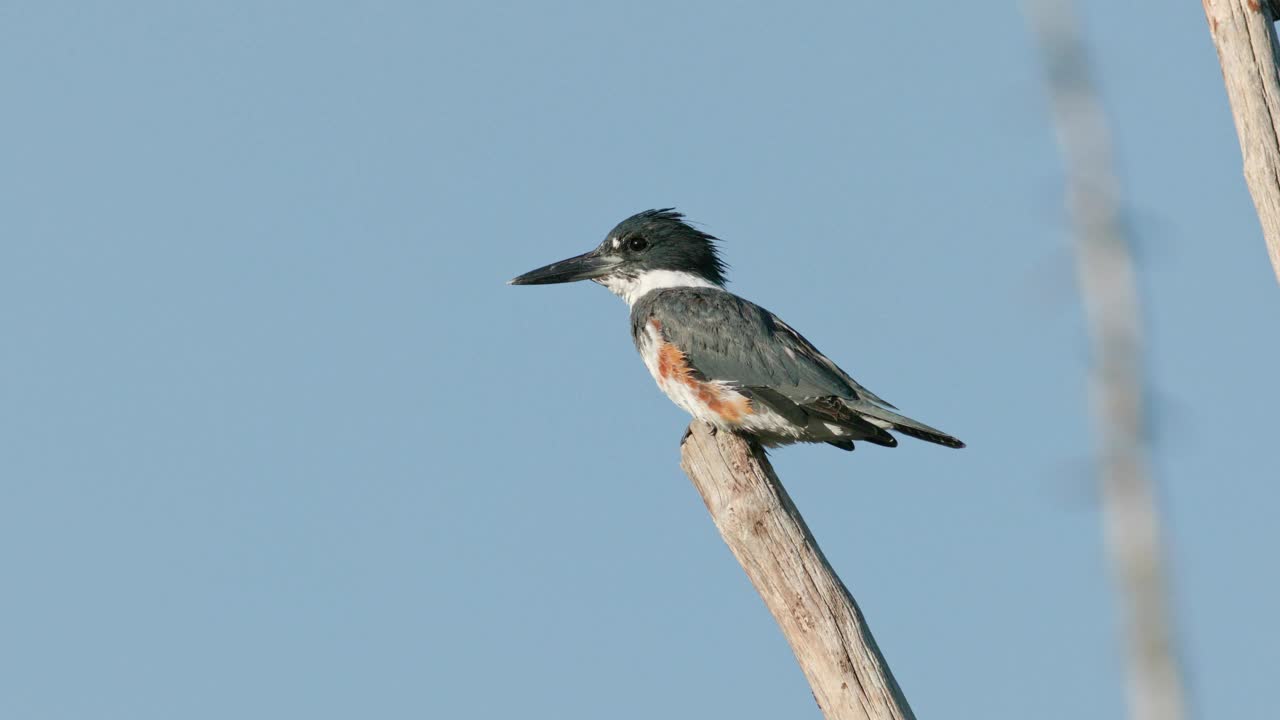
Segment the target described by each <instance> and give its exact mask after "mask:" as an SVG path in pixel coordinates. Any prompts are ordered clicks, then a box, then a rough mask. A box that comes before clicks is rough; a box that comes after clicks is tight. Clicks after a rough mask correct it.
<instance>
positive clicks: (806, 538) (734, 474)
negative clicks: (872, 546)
mask: <svg viewBox="0 0 1280 720" xmlns="http://www.w3.org/2000/svg"><path fill="white" fill-rule="evenodd" d="M680 466H681V467H682V468H684V471H685V473H687V474H688V475H689V479H690V480H692V481H693V484H694V487H696V488H697V489H698V493H699V494H701V495H702V500H703V502H705V503H706V505H707V510H708V511H709V512H710V513H711V518H712V520H714V521H715V523H716V528H717V529H719V530H720V536H721V537H722V538H724V541H725V543H726V544H728V546H729V549H730V550H732V551H733V555H734V557H736V558H738V562H739V563H741V564H742V568H743V569H744V570H746V572H747V577H749V578H750V579H751V584H752V585H754V586H755V588H756V590H757V591H758V592H759V593H760V597H761V598H763V599H764V602H765V605H766V606H768V608H769V612H771V613H773V617H774V619H775V620H776V621H777V622H778V627H779V628H781V629H782V634H783V635H785V636H786V638H787V642H788V643H790V645H791V649H792V651H793V652H795V656H796V660H797V661H798V662H799V663H800V667H801V669H802V670H803V671H804V674H805V677H806V678H808V680H809V685H810V687H811V688H812V689H813V696H814V698H815V699H816V700H817V701H818V706H819V707H820V708H821V709H822V712H823V714H824V715H825V716H826V717H827V718H828V719H829V720H873V719H874V720H882V719H883V720H888V719H892V720H914V717H915V716H914V715H913V714H912V713H911V708H910V706H908V704H907V699H906V697H905V696H904V695H903V694H902V690H901V688H899V687H898V683H897V682H896V681H895V680H894V679H893V673H891V672H890V671H889V665H888V664H887V663H886V662H885V659H884V656H883V655H881V654H880V649H879V648H878V647H877V646H876V641H875V639H874V638H873V637H872V636H871V631H870V630H869V629H868V628H867V623H866V620H865V619H864V618H863V617H862V612H861V611H860V610H859V609H858V604H857V603H856V602H854V599H853V597H852V596H851V595H850V594H849V591H848V590H847V589H846V588H845V586H844V583H842V582H840V578H839V577H837V576H836V574H835V571H833V570H832V569H831V565H830V564H828V563H827V559H826V557H824V556H823V554H822V550H820V549H819V548H818V543H817V542H816V541H815V540H814V539H813V535H812V534H811V533H810V532H809V528H808V526H806V525H805V522H804V518H802V517H801V516H800V512H799V511H798V510H796V506H795V505H794V504H793V503H792V502H791V498H790V497H789V496H788V495H787V491H786V490H785V489H784V488H783V487H782V483H781V482H780V481H779V480H778V476H777V475H776V474H774V472H773V467H772V466H771V465H770V464H769V460H768V458H767V457H765V454H764V450H763V449H761V448H760V447H759V446H758V445H755V444H754V443H750V442H748V441H746V440H744V439H742V438H741V437H738V436H737V435H734V434H732V433H727V432H717V431H715V429H714V428H712V427H711V426H710V425H707V424H705V423H702V422H697V421H695V422H694V423H693V424H692V425H690V426H689V434H688V435H686V436H685V440H684V442H683V443H682V445H681V462H680Z"/></svg>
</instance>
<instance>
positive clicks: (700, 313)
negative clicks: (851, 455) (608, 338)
mask: <svg viewBox="0 0 1280 720" xmlns="http://www.w3.org/2000/svg"><path fill="white" fill-rule="evenodd" d="M631 319H632V331H633V333H639V332H642V331H643V327H644V325H645V323H647V322H648V321H649V320H650V319H656V320H657V321H658V322H659V323H660V324H661V328H662V334H663V336H664V337H665V338H666V340H667V342H670V343H672V344H674V345H675V346H676V347H677V348H679V349H680V351H681V352H682V353H684V356H685V358H686V359H687V361H688V362H689V364H690V365H691V366H693V368H695V369H696V370H697V371H698V372H699V373H701V374H702V375H703V376H704V377H706V378H707V379H709V380H719V381H722V382H727V383H732V384H733V385H735V386H739V387H744V388H751V387H766V388H769V389H771V390H772V391H774V392H777V393H779V394H781V395H782V396H783V397H785V398H786V399H788V400H791V401H793V402H798V403H804V402H807V401H809V400H812V399H814V398H821V397H831V396H835V397H839V398H843V399H845V400H850V401H859V400H861V401H869V402H872V403H878V404H881V405H884V406H886V407H892V406H890V405H889V404H888V403H886V402H884V401H883V400H881V399H880V398H878V397H876V396H875V395H874V394H872V393H871V392H870V391H868V390H867V389H866V388H864V387H862V386H861V385H859V384H858V383H857V382H855V381H854V380H853V378H851V377H849V375H848V374H847V373H845V372H844V371H843V370H841V369H840V368H839V367H837V366H836V364H835V363H833V362H831V361H830V360H828V359H827V358H826V357H825V356H824V355H823V354H822V353H820V352H818V349H817V348H815V347H814V346H813V344H812V343H810V342H809V341H808V340H806V339H805V338H804V337H803V336H802V335H800V333H798V332H796V331H795V330H793V329H792V328H791V327H790V326H789V325H787V324H786V323H784V322H782V321H781V320H779V319H778V318H777V317H776V316H775V315H774V314H773V313H771V312H769V311H768V310H765V309H764V308H761V307H759V306H758V305H756V304H754V303H751V302H749V301H747V300H743V299H742V298H740V297H738V296H736V295H733V294H732V293H728V292H725V291H723V290H719V289H713V288H673V289H669V290H661V291H655V292H651V293H649V294H647V295H645V296H644V297H643V298H641V299H640V301H639V302H637V303H636V305H635V306H634V307H633V308H632V317H631ZM637 337H639V335H638V334H637Z"/></svg>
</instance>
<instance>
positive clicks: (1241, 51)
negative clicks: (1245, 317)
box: [1204, 0, 1280, 279]
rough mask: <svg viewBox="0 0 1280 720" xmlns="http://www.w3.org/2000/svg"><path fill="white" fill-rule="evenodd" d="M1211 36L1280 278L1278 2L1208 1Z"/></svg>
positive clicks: (1251, 187) (1247, 174)
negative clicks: (1276, 25) (1276, 23)
mask: <svg viewBox="0 0 1280 720" xmlns="http://www.w3.org/2000/svg"><path fill="white" fill-rule="evenodd" d="M1204 15H1205V19H1206V20H1207V21H1208V23H1209V35H1210V36H1211V37H1212V38H1213V44H1214V46H1215V47H1217V49H1218V61H1219V62H1220V63H1221V64H1222V80H1223V83H1224V84H1225V85H1226V88H1227V99H1228V100H1229V101H1230V103H1231V114H1232V115H1233V116H1234V117H1235V121H1236V134H1237V135H1238V136H1239V137H1240V153H1241V155H1243V156H1244V177H1245V181H1246V182H1247V183H1248V185H1249V193H1250V194H1251V195H1252V196H1253V205H1254V207H1255V208H1257V210H1258V220H1259V221H1260V222H1261V223H1262V234H1263V236H1264V237H1265V238H1266V242H1267V253H1268V254H1269V255H1270V256H1271V266H1272V269H1273V270H1275V273H1276V277H1277V279H1280V79H1278V78H1277V74H1276V58H1277V57H1280V50H1278V48H1277V42H1276V27H1275V21H1276V17H1277V4H1276V3H1275V2H1269V1H1267V0H1204Z"/></svg>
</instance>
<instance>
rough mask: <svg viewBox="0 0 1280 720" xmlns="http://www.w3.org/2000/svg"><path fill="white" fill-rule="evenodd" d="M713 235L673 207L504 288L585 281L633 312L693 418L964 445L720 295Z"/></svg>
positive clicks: (745, 431) (634, 324)
mask: <svg viewBox="0 0 1280 720" xmlns="http://www.w3.org/2000/svg"><path fill="white" fill-rule="evenodd" d="M719 243H720V240H719V239H718V238H716V237H714V236H712V235H710V234H708V233H706V232H703V231H701V230H699V229H697V228H695V227H694V226H693V225H691V224H690V223H689V222H688V221H686V219H685V216H684V215H683V214H682V213H680V212H677V211H676V210H675V209H674V208H662V209H654V210H646V211H644V212H640V213H637V214H635V215H632V216H631V217H629V218H627V219H626V220H623V221H622V222H620V223H618V225H617V226H616V227H615V228H613V230H611V231H610V232H609V234H608V235H606V236H605V239H604V241H603V242H601V243H600V245H599V246H597V247H596V248H595V249H593V250H591V251H589V252H586V253H583V254H581V255H577V256H574V257H571V258H568V259H566V260H561V261H560V262H555V263H551V264H550V265H545V266H543V267H540V268H537V269H536V270H531V271H529V272H527V273H524V274H523V275H520V276H518V277H515V278H513V279H511V280H509V281H508V284H509V285H547V284H552V283H568V282H577V281H581V280H590V281H592V282H595V283H597V284H599V285H603V286H604V287H606V288H608V289H609V290H610V291H611V292H613V293H614V294H615V295H618V296H619V297H621V298H622V299H623V300H624V301H626V303H627V305H628V306H629V307H630V309H631V337H632V339H633V340H634V341H635V345H636V349H637V350H639V352H640V356H641V358H642V359H643V360H644V364H645V366H646V367H647V368H648V370H649V373H650V374H651V375H653V379H654V380H655V381H656V382H657V384H658V387H659V388H660V389H661V390H662V391H663V392H664V393H665V394H666V395H667V397H669V398H670V399H671V400H672V402H674V403H675V404H676V405H677V406H679V407H680V408H682V409H683V410H685V411H686V412H688V413H689V414H690V415H692V416H693V417H694V418H695V419H698V420H702V421H705V422H708V423H710V424H712V425H713V426H715V427H716V428H717V429H718V430H726V431H729V432H733V433H737V434H739V435H742V436H746V437H748V438H750V439H753V440H755V441H756V442H758V443H759V444H761V445H763V446H764V447H770V448H771V447H778V446H783V445H790V444H793V443H826V444H829V445H832V446H834V447H837V448H840V449H842V450H853V449H854V447H855V445H854V443H855V442H864V441H865V442H868V443H872V444H874V445H879V446H882V447H896V446H897V445H898V441H897V439H896V438H895V437H894V435H893V433H898V434H901V435H905V436H908V437H912V438H916V439H919V440H926V441H928V442H931V443H936V444H938V445H943V446H946V447H949V448H962V447H964V443H963V442H961V441H960V440H958V439H957V438H955V437H952V436H951V435H948V434H947V433H944V432H942V431H941V430H938V429H937V428H934V427H930V426H928V425H925V424H924V423H922V422H919V421H916V420H912V419H911V418H909V417H906V416H905V415H902V414H900V413H898V412H897V408H896V407H894V406H893V405H891V404H889V403H888V402H886V401H885V400H884V399H883V398H881V397H879V396H878V395H876V394H875V393H873V392H871V391H870V390H868V389H867V388H865V387H863V386H862V385H860V384H858V382H857V381H856V380H854V379H853V378H852V377H850V376H849V374H848V373H846V372H845V371H844V370H841V369H840V367H839V366H838V365H836V364H835V363H834V362H832V361H831V360H830V359H829V358H828V357H827V356H826V355H823V354H822V353H821V352H819V351H818V349H817V348H816V347H814V345H813V343H811V342H809V341H808V340H806V339H805V338H804V336H803V335H801V334H800V333H798V332H796V331H795V329H793V328H792V327H791V326H790V325H788V324H787V323H785V322H783V321H782V320H781V319H780V318H779V317H778V316H777V315H774V314H773V313H771V312H769V311H768V310H765V309H764V308H762V307H760V306H759V305H756V304H755V303H752V302H750V301H749V300H746V299H744V298H741V297H739V296H737V295H735V294H733V293H732V292H729V291H728V290H727V289H725V285H726V284H727V283H728V278H727V277H726V272H727V270H728V265H726V263H725V262H724V260H722V259H721V257H720V248H719Z"/></svg>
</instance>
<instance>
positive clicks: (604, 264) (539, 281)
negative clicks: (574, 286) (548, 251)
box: [507, 250, 622, 285]
mask: <svg viewBox="0 0 1280 720" xmlns="http://www.w3.org/2000/svg"><path fill="white" fill-rule="evenodd" d="M621 262H622V260H621V258H616V257H610V256H608V255H602V254H600V253H599V252H598V251H597V250H592V251H591V252H588V253H583V254H581V255H578V256H575V257H571V258H569V259H568V260H561V261H560V262H556V263H551V264H550V265H544V266H543V267H540V268H538V269H537V270H530V271H529V272H527V273H525V274H523V275H521V276H519V277H515V278H512V279H510V280H508V281H507V284H508V285H549V284H551V283H567V282H576V281H578V280H593V279H595V278H598V277H603V276H605V275H608V274H609V273H611V272H613V270H614V269H615V268H617V267H618V265H619V264H620V263H621Z"/></svg>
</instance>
